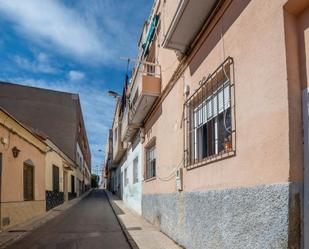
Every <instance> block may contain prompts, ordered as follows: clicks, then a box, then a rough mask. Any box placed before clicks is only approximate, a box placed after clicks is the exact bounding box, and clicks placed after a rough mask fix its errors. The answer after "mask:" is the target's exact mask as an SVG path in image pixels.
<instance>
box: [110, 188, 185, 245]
mask: <svg viewBox="0 0 309 249" xmlns="http://www.w3.org/2000/svg"><path fill="white" fill-rule="evenodd" d="M105 193H106V194H107V196H108V199H109V201H110V203H111V205H112V208H113V209H114V212H115V214H116V215H117V217H118V220H119V222H120V223H121V226H122V228H123V230H124V232H125V233H126V236H127V238H128V241H129V242H130V244H131V246H132V248H134V249H138V248H139V249H181V248H182V247H180V246H179V245H177V244H176V243H175V242H174V241H173V240H171V239H170V238H169V237H167V236H166V235H165V234H163V233H162V232H160V231H159V229H158V228H157V227H155V226H153V225H152V224H150V223H149V222H147V221H146V220H144V219H143V218H142V217H141V216H140V215H138V214H137V213H135V212H134V211H132V210H131V209H130V208H128V207H127V206H126V205H125V204H124V203H123V201H121V200H119V199H118V197H116V196H115V195H112V193H110V192H109V191H105Z"/></svg>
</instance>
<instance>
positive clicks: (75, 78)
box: [68, 70, 85, 81]
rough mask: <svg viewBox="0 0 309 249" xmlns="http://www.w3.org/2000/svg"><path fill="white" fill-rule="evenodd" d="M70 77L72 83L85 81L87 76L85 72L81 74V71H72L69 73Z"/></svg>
mask: <svg viewBox="0 0 309 249" xmlns="http://www.w3.org/2000/svg"><path fill="white" fill-rule="evenodd" d="M68 77H69V79H70V81H80V80H83V79H85V74H84V73H83V72H80V71H75V70H71V71H70V72H69V73H68Z"/></svg>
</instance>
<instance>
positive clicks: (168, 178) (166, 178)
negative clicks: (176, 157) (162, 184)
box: [157, 157, 184, 182]
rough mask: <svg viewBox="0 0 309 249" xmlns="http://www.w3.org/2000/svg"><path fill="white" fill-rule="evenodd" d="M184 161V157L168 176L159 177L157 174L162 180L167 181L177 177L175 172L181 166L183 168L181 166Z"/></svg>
mask: <svg viewBox="0 0 309 249" xmlns="http://www.w3.org/2000/svg"><path fill="white" fill-rule="evenodd" d="M183 162H184V157H183V158H182V159H181V161H180V163H179V164H178V165H177V166H176V167H175V168H174V169H173V170H172V171H171V173H170V174H169V175H168V176H166V177H159V176H157V178H158V179H159V180H160V181H166V182H168V181H170V180H172V179H173V178H174V177H175V172H176V171H177V170H178V169H179V168H181V166H182V165H183Z"/></svg>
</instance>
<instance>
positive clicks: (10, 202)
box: [0, 111, 46, 229]
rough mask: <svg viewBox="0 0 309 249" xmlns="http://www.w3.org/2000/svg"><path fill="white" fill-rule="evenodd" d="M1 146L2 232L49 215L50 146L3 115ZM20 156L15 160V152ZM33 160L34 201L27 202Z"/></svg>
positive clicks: (0, 131)
mask: <svg viewBox="0 0 309 249" xmlns="http://www.w3.org/2000/svg"><path fill="white" fill-rule="evenodd" d="M9 129H10V130H11V131H10V130H9ZM0 138H6V139H7V141H8V143H7V144H3V143H0V153H2V175H1V180H2V182H1V223H0V224H1V225H0V226H1V229H7V228H9V227H11V226H13V225H16V224H19V223H21V222H23V221H26V220H28V219H29V218H32V217H34V216H37V215H39V214H42V213H44V212H45V153H44V151H45V149H46V146H45V145H44V144H43V143H41V142H40V141H39V140H38V139H37V138H36V137H34V136H33V135H32V134H31V133H30V132H29V131H27V130H26V129H24V128H23V127H21V125H19V124H17V123H16V122H15V121H13V119H11V118H9V117H8V116H7V115H5V114H4V113H3V112H2V111H1V112H0ZM15 146H16V147H17V148H18V149H20V153H19V155H18V157H17V158H14V157H13V154H12V148H13V147H15ZM27 160H31V162H32V163H33V165H34V200H33V201H24V194H23V193H24V188H23V166H24V162H25V161H27Z"/></svg>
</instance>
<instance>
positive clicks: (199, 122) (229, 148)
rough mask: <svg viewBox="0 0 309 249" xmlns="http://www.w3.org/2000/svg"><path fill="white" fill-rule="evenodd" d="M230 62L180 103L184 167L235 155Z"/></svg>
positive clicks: (227, 60)
mask: <svg viewBox="0 0 309 249" xmlns="http://www.w3.org/2000/svg"><path fill="white" fill-rule="evenodd" d="M233 72H234V71H233V60H232V58H230V57H229V58H228V59H226V60H225V61H224V62H223V63H222V64H221V65H220V66H219V67H218V68H217V69H216V70H215V71H214V73H212V74H211V75H209V77H208V78H207V79H205V78H204V79H203V80H202V81H201V83H200V87H199V88H198V89H197V90H196V91H195V92H194V93H193V94H192V96H191V97H190V98H189V99H188V100H187V101H186V102H185V104H184V108H185V110H184V113H185V115H184V125H185V138H184V140H185V141H184V146H185V148H184V152H185V164H186V166H187V167H194V166H197V165H200V164H205V163H207V162H212V161H215V160H218V159H221V158H224V157H226V156H230V155H233V154H235V147H236V146H235V115H234V112H235V104H234V84H233V77H234V74H233Z"/></svg>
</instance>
